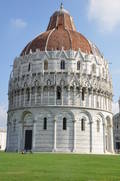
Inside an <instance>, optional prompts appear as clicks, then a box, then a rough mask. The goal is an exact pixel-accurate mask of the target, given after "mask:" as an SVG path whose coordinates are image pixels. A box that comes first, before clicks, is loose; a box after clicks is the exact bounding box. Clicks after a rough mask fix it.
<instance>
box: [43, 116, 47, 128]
mask: <svg viewBox="0 0 120 181" xmlns="http://www.w3.org/2000/svg"><path fill="white" fill-rule="evenodd" d="M43 129H44V130H46V129H47V118H46V117H45V118H44V120H43Z"/></svg>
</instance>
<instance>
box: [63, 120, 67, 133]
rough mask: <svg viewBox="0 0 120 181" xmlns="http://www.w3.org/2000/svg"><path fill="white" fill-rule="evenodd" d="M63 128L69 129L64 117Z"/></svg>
mask: <svg viewBox="0 0 120 181" xmlns="http://www.w3.org/2000/svg"><path fill="white" fill-rule="evenodd" d="M63 130H67V119H66V118H63Z"/></svg>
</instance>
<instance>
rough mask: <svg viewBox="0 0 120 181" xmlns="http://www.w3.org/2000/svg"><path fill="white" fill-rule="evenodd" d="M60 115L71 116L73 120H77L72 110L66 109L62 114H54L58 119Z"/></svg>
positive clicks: (63, 116)
mask: <svg viewBox="0 0 120 181" xmlns="http://www.w3.org/2000/svg"><path fill="white" fill-rule="evenodd" d="M59 116H61V117H62V118H71V119H72V120H73V121H74V120H75V116H74V113H73V112H72V111H68V112H67V111H64V112H62V114H61V113H58V114H56V115H55V116H54V118H55V119H57V118H58V117H59Z"/></svg>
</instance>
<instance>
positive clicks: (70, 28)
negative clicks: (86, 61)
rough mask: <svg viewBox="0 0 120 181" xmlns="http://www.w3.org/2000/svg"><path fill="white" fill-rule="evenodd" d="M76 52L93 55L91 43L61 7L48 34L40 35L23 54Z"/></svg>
mask: <svg viewBox="0 0 120 181" xmlns="http://www.w3.org/2000/svg"><path fill="white" fill-rule="evenodd" d="M62 48H64V50H70V49H72V50H75V51H78V50H79V49H80V50H81V51H82V52H84V53H88V54H90V53H93V52H92V47H91V45H90V43H89V41H88V40H87V39H86V38H85V37H84V36H83V35H82V34H80V33H79V32H77V31H76V28H75V25H74V22H73V18H72V17H71V16H70V14H69V12H68V11H66V10H65V9H63V6H61V8H60V10H59V11H56V12H55V13H54V14H53V15H52V16H51V18H50V21H49V24H48V27H47V30H46V32H44V33H42V34H40V35H39V36H37V37H36V38H35V39H33V40H32V41H31V42H29V43H28V44H27V46H26V47H25V48H24V50H23V51H22V53H21V56H22V55H25V54H29V52H30V51H32V52H34V51H36V49H39V50H40V51H53V50H61V49H62Z"/></svg>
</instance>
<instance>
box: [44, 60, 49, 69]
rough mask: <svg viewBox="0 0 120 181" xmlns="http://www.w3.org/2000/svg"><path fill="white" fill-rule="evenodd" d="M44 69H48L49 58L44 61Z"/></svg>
mask: <svg viewBox="0 0 120 181" xmlns="http://www.w3.org/2000/svg"><path fill="white" fill-rule="evenodd" d="M44 70H48V61H47V60H45V61H44Z"/></svg>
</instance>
